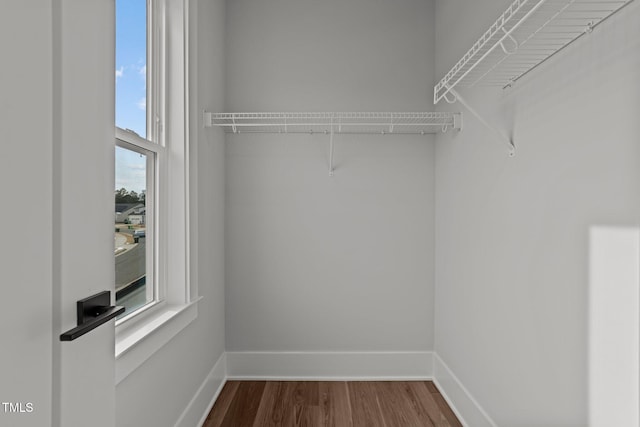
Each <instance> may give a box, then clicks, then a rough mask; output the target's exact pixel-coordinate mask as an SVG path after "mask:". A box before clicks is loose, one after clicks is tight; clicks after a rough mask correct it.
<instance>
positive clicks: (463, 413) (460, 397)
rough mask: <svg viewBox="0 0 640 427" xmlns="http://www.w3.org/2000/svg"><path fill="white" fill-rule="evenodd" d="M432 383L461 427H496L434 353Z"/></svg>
mask: <svg viewBox="0 0 640 427" xmlns="http://www.w3.org/2000/svg"><path fill="white" fill-rule="evenodd" d="M433 381H434V383H435V384H436V387H438V390H440V394H442V397H444V399H445V400H446V401H447V403H448V404H449V406H450V407H451V410H452V411H453V412H454V414H456V417H458V420H460V422H461V423H462V425H464V426H473V427H497V424H496V423H495V422H494V421H493V420H492V419H491V417H490V416H489V414H487V412H486V411H485V410H484V408H482V406H480V404H479V403H478V401H477V400H476V399H475V398H474V397H473V395H472V394H471V393H469V390H467V388H466V387H465V386H464V385H463V384H462V382H460V380H459V379H458V377H457V376H456V375H455V374H454V373H453V372H452V371H451V369H449V367H448V366H447V364H446V363H444V361H443V360H442V359H441V358H440V356H438V354H437V353H435V352H434V353H433Z"/></svg>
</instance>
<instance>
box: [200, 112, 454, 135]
mask: <svg viewBox="0 0 640 427" xmlns="http://www.w3.org/2000/svg"><path fill="white" fill-rule="evenodd" d="M204 125H205V127H213V126H219V127H222V128H223V129H224V131H225V132H227V133H308V134H313V133H323V134H330V133H333V134H418V135H424V134H433V133H438V132H446V131H448V130H451V129H455V130H460V129H461V128H462V113H445V112H443V113H440V112H437V113H436V112H433V113H431V112H429V113H426V112H415V113H395V112H394V113H210V112H204Z"/></svg>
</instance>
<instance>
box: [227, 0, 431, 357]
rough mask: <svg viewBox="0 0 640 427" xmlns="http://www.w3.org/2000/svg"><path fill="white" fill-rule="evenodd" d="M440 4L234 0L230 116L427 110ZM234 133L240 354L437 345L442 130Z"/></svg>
mask: <svg viewBox="0 0 640 427" xmlns="http://www.w3.org/2000/svg"><path fill="white" fill-rule="evenodd" d="M433 45H434V28H433V4H432V2H430V1H422V0H400V1H393V2H390V1H369V0H354V1H349V2H342V1H339V0H332V1H323V2H317V1H311V0H304V1H299V0H276V1H269V2H264V1H259V0H236V1H231V2H228V4H227V80H226V87H227V96H226V104H225V108H226V109H227V110H228V111H293V112H298V111H430V110H431V109H432V105H430V99H431V97H430V91H429V85H430V83H431V82H432V80H433ZM335 142H336V151H335V164H336V170H335V176H333V177H329V176H328V172H327V167H328V166H327V156H328V154H327V150H328V136H325V135H313V136H311V135H281V136H278V135H276V136H273V135H259V134H254V135H230V136H228V137H227V187H226V190H227V215H226V217H227V222H226V226H227V233H228V234H227V239H226V243H227V262H226V266H227V298H226V319H227V350H229V351H423V350H430V349H431V348H432V345H433V312H432V311H433V258H434V252H433V251H434V247H433V221H434V206H433V203H434V147H433V137H431V136H426V137H414V136H405V137H403V136H384V137H383V136H380V135H373V136H344V135H338V136H336V138H335Z"/></svg>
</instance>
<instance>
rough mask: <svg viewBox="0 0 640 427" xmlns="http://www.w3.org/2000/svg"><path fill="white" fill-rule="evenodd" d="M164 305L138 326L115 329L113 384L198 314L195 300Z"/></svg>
mask: <svg viewBox="0 0 640 427" xmlns="http://www.w3.org/2000/svg"><path fill="white" fill-rule="evenodd" d="M200 299H202V297H200V298H199V299H197V300H196V301H194V302H192V303H190V304H185V305H182V306H165V308H164V309H163V310H158V312H156V313H154V316H152V317H149V319H146V320H147V321H145V322H144V323H143V324H141V325H140V327H137V328H132V329H129V330H127V331H125V333H124V334H120V333H119V332H116V334H117V337H116V381H115V383H116V385H118V384H120V382H121V381H122V380H124V379H125V378H126V377H127V376H129V374H131V372H133V371H135V370H136V369H138V367H139V366H140V365H142V364H143V363H144V362H145V361H146V360H147V359H148V358H149V357H151V356H152V355H153V354H154V353H155V352H156V351H158V350H159V349H160V348H162V347H163V346H164V345H165V344H166V343H168V342H169V341H170V340H171V339H172V338H173V337H174V336H176V335H177V334H178V332H180V331H181V330H183V329H184V328H186V327H187V325H188V324H189V323H191V322H193V321H194V320H195V319H196V317H198V301H200Z"/></svg>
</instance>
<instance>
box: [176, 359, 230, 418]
mask: <svg viewBox="0 0 640 427" xmlns="http://www.w3.org/2000/svg"><path fill="white" fill-rule="evenodd" d="M226 382H227V357H226V353H222V355H221V356H220V357H219V358H218V361H217V362H216V364H215V365H214V366H213V369H211V371H210V372H209V375H207V377H206V378H205V380H204V381H203V382H202V384H201V385H200V388H198V391H196V394H195V395H194V396H193V398H192V399H191V401H190V402H189V404H188V405H187V407H186V409H185V410H184V412H183V413H182V415H180V418H178V421H177V422H176V424H175V427H194V426H201V425H202V424H203V423H204V420H205V419H206V418H207V415H208V414H209V412H210V411H211V408H213V404H214V403H215V401H216V399H217V398H218V395H219V394H220V391H222V387H224V384H225V383H226Z"/></svg>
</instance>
